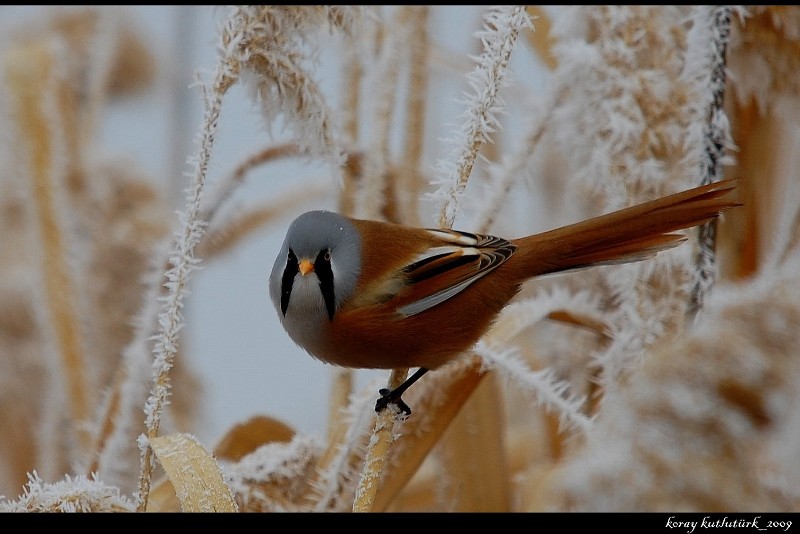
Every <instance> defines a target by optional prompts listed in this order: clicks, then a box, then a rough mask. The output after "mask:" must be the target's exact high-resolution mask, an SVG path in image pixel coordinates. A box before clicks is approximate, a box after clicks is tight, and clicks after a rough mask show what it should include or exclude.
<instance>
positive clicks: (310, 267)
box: [298, 260, 314, 276]
mask: <svg viewBox="0 0 800 534" xmlns="http://www.w3.org/2000/svg"><path fill="white" fill-rule="evenodd" d="M298 268H299V269H300V274H302V275H303V276H305V275H307V274H308V273H310V272H313V271H314V263H312V262H311V261H309V260H300V265H299V266H298Z"/></svg>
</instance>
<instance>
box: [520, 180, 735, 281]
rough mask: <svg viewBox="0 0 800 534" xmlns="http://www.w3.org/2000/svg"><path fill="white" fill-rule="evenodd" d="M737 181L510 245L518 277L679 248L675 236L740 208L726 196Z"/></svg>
mask: <svg viewBox="0 0 800 534" xmlns="http://www.w3.org/2000/svg"><path fill="white" fill-rule="evenodd" d="M736 185H737V180H723V181H720V182H715V183H712V184H709V185H704V186H700V187H695V188H693V189H689V190H687V191H682V192H680V193H676V194H674V195H669V196H666V197H662V198H659V199H656V200H652V201H650V202H645V203H642V204H638V205H636V206H631V207H629V208H624V209H621V210H619V211H615V212H612V213H609V214H606V215H601V216H599V217H595V218H593V219H588V220H586V221H583V222H579V223H576V224H571V225H568V226H564V227H561V228H557V229H555V230H550V231H548V232H544V233H541V234H536V235H532V236H529V237H525V238H521V239H518V240H516V241H515V244H517V245H518V252H519V253H520V254H523V258H520V259H521V260H522V261H518V262H515V264H516V265H518V266H519V268H520V269H524V270H525V272H524V273H520V274H521V275H522V278H527V277H530V276H536V275H540V274H547V273H554V272H561V271H566V270H572V269H578V268H582V267H588V266H591V265H604V264H611V263H627V262H631V261H640V260H643V259H646V258H649V257H652V256H653V255H655V254H656V253H658V252H660V251H662V250H667V249H669V248H672V247H674V246H676V245H679V244H680V243H681V242H683V241H684V240H685V237H684V236H682V235H680V234H674V233H670V232H675V231H677V230H681V229H684V228H690V227H692V226H697V225H699V224H703V223H705V222H707V221H710V220H712V219H714V218H716V217H717V216H719V215H720V214H721V213H722V212H723V211H725V210H727V209H729V208H732V207H735V206H739V205H741V203H740V202H738V201H736V200H735V199H733V198H732V196H733V195H732V193H733V191H734V190H735V189H736Z"/></svg>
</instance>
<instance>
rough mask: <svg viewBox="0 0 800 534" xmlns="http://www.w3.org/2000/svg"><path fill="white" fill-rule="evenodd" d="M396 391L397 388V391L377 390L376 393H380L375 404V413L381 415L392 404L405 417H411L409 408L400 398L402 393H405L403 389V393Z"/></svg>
mask: <svg viewBox="0 0 800 534" xmlns="http://www.w3.org/2000/svg"><path fill="white" fill-rule="evenodd" d="M398 389H399V388H397V389H386V388H381V389H380V390H378V393H380V394H381V396H380V397H379V398H378V401H377V402H376V403H375V411H376V412H378V413H381V412H382V411H383V410H385V409H386V408H387V407H388V406H389V405H390V404H394V405H395V406H397V408H398V409H399V410H400V412H402V413H403V414H404V415H405V417H408V416H409V415H411V408H409V407H408V404H406V403H405V402H403V399H402V398H401V396H402V394H403V391H405V388H403V391H398Z"/></svg>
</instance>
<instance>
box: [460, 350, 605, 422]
mask: <svg viewBox="0 0 800 534" xmlns="http://www.w3.org/2000/svg"><path fill="white" fill-rule="evenodd" d="M474 350H475V354H477V355H478V356H480V357H481V359H483V361H484V362H486V364H487V367H490V368H492V369H495V370H497V371H499V372H500V373H502V374H503V375H504V376H506V377H508V378H509V379H511V380H513V381H514V382H516V383H517V384H518V385H520V387H521V388H522V390H523V391H525V392H530V393H533V394H534V395H535V396H536V401H537V402H538V403H539V404H540V405H543V406H544V407H545V408H547V409H548V410H553V411H555V412H557V413H558V416H559V426H560V427H561V428H577V429H579V430H581V431H583V432H586V431H588V430H589V429H590V428H591V427H592V419H591V418H589V417H588V416H586V415H585V414H584V413H583V412H582V411H581V409H582V407H583V404H584V401H585V399H584V398H581V397H575V396H574V395H572V394H568V393H567V390H568V389H569V384H567V382H564V381H560V380H558V379H557V378H556V376H555V374H554V372H553V370H552V369H550V368H549V367H548V368H545V369H542V370H540V371H532V370H530V369H529V368H528V366H527V365H525V362H523V361H522V360H521V359H520V358H519V357H518V356H517V351H516V349H505V348H498V347H494V346H490V345H489V344H487V343H485V342H483V341H479V342H478V343H477V344H476V345H475V348H474Z"/></svg>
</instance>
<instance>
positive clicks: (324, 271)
mask: <svg viewBox="0 0 800 534" xmlns="http://www.w3.org/2000/svg"><path fill="white" fill-rule="evenodd" d="M325 256H328V258H327V259H326V258H325ZM314 272H315V273H317V278H319V289H320V291H322V298H323V300H325V308H326V309H327V310H328V318H329V319H330V320H331V321H333V315H334V313H336V295H335V294H334V292H333V269H332V268H331V259H330V255H329V252H328V251H327V250H323V251H322V252H320V253H319V254H318V255H317V259H316V261H314Z"/></svg>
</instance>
